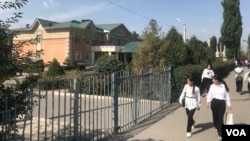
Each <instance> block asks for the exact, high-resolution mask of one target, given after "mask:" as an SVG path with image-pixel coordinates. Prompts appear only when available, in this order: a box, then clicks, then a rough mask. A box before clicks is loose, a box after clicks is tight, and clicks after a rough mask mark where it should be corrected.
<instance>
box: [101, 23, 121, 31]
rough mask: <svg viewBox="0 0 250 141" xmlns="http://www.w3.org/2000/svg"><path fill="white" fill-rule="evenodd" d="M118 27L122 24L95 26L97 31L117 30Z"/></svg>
mask: <svg viewBox="0 0 250 141" xmlns="http://www.w3.org/2000/svg"><path fill="white" fill-rule="evenodd" d="M120 25H122V24H121V23H117V24H98V25H96V27H97V28H99V29H104V30H108V31H111V30H113V29H115V28H117V27H118V26H120Z"/></svg>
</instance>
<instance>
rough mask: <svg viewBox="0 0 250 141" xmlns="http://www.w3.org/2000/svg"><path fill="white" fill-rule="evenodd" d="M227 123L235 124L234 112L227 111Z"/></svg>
mask: <svg viewBox="0 0 250 141" xmlns="http://www.w3.org/2000/svg"><path fill="white" fill-rule="evenodd" d="M225 124H226V125H233V124H234V117H233V113H232V112H226V117H225Z"/></svg>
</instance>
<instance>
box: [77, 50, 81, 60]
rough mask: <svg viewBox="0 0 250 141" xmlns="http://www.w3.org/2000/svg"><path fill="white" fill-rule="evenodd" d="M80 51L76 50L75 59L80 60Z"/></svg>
mask: <svg viewBox="0 0 250 141" xmlns="http://www.w3.org/2000/svg"><path fill="white" fill-rule="evenodd" d="M81 56H82V55H81V52H76V61H80V60H81V58H82V57H81Z"/></svg>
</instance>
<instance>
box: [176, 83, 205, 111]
mask: <svg viewBox="0 0 250 141" xmlns="http://www.w3.org/2000/svg"><path fill="white" fill-rule="evenodd" d="M194 87H195V90H194V94H193V86H189V84H186V85H185V86H184V88H183V90H182V93H181V95H180V97H179V103H180V104H181V103H182V102H181V100H182V98H183V97H184V95H185V92H186V97H185V108H187V109H189V110H192V109H195V108H199V107H200V106H201V105H200V101H201V99H200V89H199V88H198V87H197V86H194Z"/></svg>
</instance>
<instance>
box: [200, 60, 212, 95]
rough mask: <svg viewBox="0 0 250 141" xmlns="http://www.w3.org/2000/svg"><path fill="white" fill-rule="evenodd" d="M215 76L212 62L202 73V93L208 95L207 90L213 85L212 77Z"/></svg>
mask: <svg viewBox="0 0 250 141" xmlns="http://www.w3.org/2000/svg"><path fill="white" fill-rule="evenodd" d="M213 76H214V70H213V67H212V65H211V64H210V63H208V64H207V67H206V68H205V69H204V70H203V72H202V75H201V87H200V93H201V95H202V96H203V97H204V96H206V95H207V92H208V91H209V88H210V86H211V84H212V83H213V82H212V78H213Z"/></svg>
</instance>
